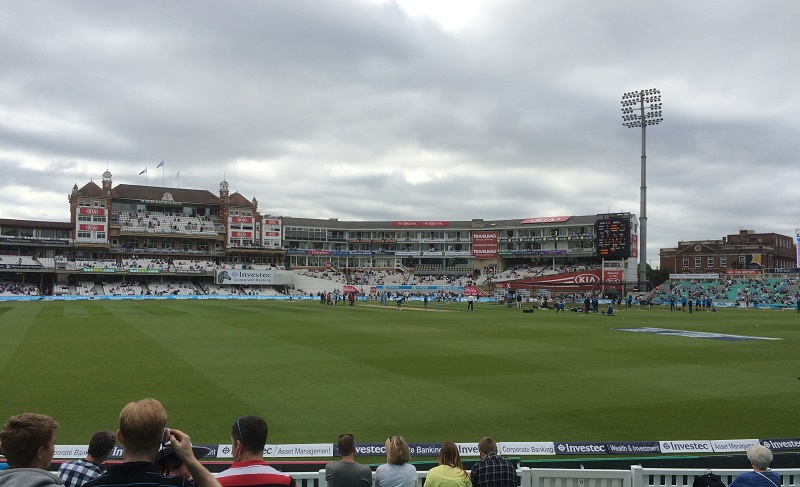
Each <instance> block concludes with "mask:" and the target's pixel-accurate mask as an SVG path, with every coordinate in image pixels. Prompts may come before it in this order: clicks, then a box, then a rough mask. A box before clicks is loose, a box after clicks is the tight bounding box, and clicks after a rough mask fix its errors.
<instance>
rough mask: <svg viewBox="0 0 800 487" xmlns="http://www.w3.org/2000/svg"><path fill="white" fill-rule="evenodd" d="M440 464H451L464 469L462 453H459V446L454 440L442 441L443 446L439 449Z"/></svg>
mask: <svg viewBox="0 0 800 487" xmlns="http://www.w3.org/2000/svg"><path fill="white" fill-rule="evenodd" d="M439 465H449V466H451V467H456V468H459V469H461V470H464V465H463V464H462V463H461V455H459V454H458V446H456V444H455V443H453V442H452V441H445V442H444V443H442V448H441V450H439Z"/></svg>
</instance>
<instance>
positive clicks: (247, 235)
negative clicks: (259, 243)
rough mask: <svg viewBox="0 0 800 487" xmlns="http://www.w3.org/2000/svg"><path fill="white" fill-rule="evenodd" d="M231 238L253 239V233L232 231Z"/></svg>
mask: <svg viewBox="0 0 800 487" xmlns="http://www.w3.org/2000/svg"><path fill="white" fill-rule="evenodd" d="M231 237H232V238H253V232H246V231H242V230H234V231H232V232H231Z"/></svg>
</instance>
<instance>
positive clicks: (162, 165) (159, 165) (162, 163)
mask: <svg viewBox="0 0 800 487" xmlns="http://www.w3.org/2000/svg"><path fill="white" fill-rule="evenodd" d="M159 167H164V161H161V162H159V163H158V166H156V169H158V168H159Z"/></svg>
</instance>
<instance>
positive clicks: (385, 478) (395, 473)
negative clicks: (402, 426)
mask: <svg viewBox="0 0 800 487" xmlns="http://www.w3.org/2000/svg"><path fill="white" fill-rule="evenodd" d="M409 460H411V452H410V451H409V450H408V443H406V440H405V438H403V437H402V436H390V437H389V438H388V439H387V440H386V463H385V464H383V465H381V466H379V467H378V468H377V469H376V470H375V486H374V487H416V485H417V469H416V468H414V465H411V464H410V463H408V461H409Z"/></svg>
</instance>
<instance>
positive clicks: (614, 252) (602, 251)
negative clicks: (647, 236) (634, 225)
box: [594, 215, 631, 259]
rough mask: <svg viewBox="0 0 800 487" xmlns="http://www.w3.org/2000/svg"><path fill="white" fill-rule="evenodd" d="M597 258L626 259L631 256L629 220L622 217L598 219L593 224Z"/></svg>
mask: <svg viewBox="0 0 800 487" xmlns="http://www.w3.org/2000/svg"><path fill="white" fill-rule="evenodd" d="M594 231H595V235H596V236H597V256H598V257H603V258H606V259H627V258H629V257H630V256H631V220H630V218H624V217H622V216H611V215H609V216H608V217H605V218H600V219H599V220H597V221H596V222H595V224H594Z"/></svg>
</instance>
